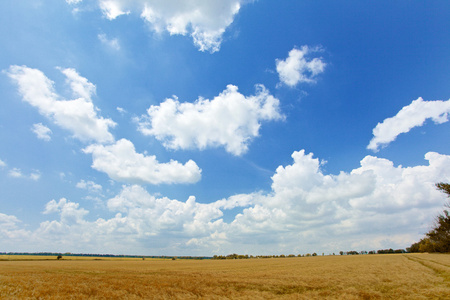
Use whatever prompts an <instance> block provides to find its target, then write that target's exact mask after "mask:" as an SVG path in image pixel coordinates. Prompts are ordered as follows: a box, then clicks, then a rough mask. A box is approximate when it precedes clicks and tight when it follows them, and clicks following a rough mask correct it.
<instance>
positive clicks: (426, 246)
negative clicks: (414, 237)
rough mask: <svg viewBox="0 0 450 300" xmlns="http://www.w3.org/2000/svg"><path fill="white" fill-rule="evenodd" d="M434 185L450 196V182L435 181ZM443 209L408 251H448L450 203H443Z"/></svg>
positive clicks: (449, 243) (449, 248) (449, 244)
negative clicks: (426, 231) (424, 233)
mask: <svg viewBox="0 0 450 300" xmlns="http://www.w3.org/2000/svg"><path fill="white" fill-rule="evenodd" d="M436 187H437V188H438V189H439V190H440V191H442V192H444V193H445V194H447V196H449V197H450V184H448V183H443V182H440V183H437V184H436ZM444 207H445V208H444V211H443V212H442V213H441V214H439V215H438V216H437V217H436V218H435V220H434V224H433V229H431V230H430V231H429V232H428V233H427V234H426V237H424V238H423V239H421V240H420V241H419V242H418V243H414V244H412V245H411V247H410V248H409V251H410V252H443V253H445V252H450V212H449V210H448V209H450V203H449V202H447V203H445V205H444Z"/></svg>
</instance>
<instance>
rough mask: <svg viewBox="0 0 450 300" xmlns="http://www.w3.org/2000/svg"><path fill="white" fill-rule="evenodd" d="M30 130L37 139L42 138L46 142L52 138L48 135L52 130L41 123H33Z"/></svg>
mask: <svg viewBox="0 0 450 300" xmlns="http://www.w3.org/2000/svg"><path fill="white" fill-rule="evenodd" d="M31 131H33V132H34V133H35V134H36V136H37V137H38V139H41V140H44V141H46V142H49V141H50V140H51V139H52V138H51V137H50V134H51V133H52V131H51V130H50V128H48V127H47V126H45V125H43V124H42V123H37V124H33V127H32V128H31Z"/></svg>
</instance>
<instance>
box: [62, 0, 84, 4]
mask: <svg viewBox="0 0 450 300" xmlns="http://www.w3.org/2000/svg"><path fill="white" fill-rule="evenodd" d="M81 1H83V0H66V2H67V3H68V4H77V3H80V2H81Z"/></svg>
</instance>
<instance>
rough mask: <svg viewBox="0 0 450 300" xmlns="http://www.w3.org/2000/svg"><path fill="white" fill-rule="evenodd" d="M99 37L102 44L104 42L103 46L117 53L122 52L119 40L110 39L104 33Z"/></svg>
mask: <svg viewBox="0 0 450 300" xmlns="http://www.w3.org/2000/svg"><path fill="white" fill-rule="evenodd" d="M97 37H98V39H99V40H100V42H102V44H104V45H106V46H108V47H109V48H111V49H113V50H116V51H119V50H120V43H119V40H118V39H117V38H113V39H108V37H107V36H106V34H104V33H102V34H99V35H98V36H97Z"/></svg>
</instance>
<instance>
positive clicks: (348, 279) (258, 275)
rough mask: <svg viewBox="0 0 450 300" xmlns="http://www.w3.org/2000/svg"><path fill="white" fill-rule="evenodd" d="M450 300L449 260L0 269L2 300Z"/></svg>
mask: <svg viewBox="0 0 450 300" xmlns="http://www.w3.org/2000/svg"><path fill="white" fill-rule="evenodd" d="M273 298H281V299H450V255H446V254H440V255H439V254H389V255H358V256H317V257H295V258H267V259H247V260H151V259H146V260H142V259H141V260H126V259H124V260H117V259H115V260H106V259H103V260H86V259H83V260H80V259H78V260H67V259H62V260H56V258H54V257H53V259H52V260H45V261H38V260H28V261H7V260H3V261H0V299H273Z"/></svg>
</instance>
